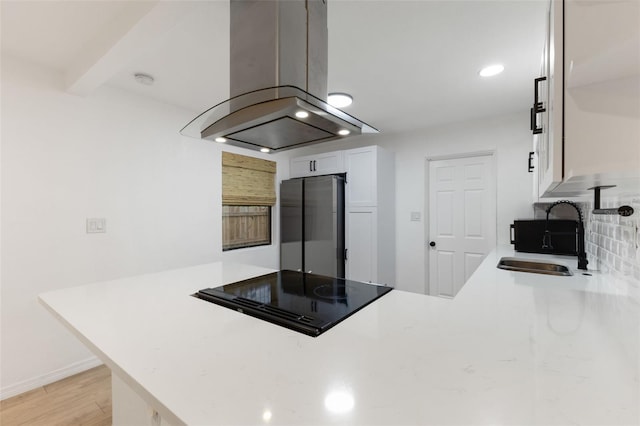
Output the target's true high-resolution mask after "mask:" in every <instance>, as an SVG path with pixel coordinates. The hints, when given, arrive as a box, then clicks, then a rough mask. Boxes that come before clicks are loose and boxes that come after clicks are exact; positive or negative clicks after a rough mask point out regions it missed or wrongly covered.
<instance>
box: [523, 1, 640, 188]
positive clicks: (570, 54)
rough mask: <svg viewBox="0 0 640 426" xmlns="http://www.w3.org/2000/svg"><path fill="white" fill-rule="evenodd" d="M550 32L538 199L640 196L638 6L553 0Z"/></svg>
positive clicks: (540, 118) (539, 117)
mask: <svg viewBox="0 0 640 426" xmlns="http://www.w3.org/2000/svg"><path fill="white" fill-rule="evenodd" d="M548 30H549V31H548V35H547V36H548V39H547V44H546V47H545V55H544V59H543V64H542V68H543V69H545V70H546V72H543V77H546V80H544V81H543V82H541V83H540V86H541V87H543V86H545V85H546V88H544V89H542V88H541V89H539V91H540V93H541V95H540V97H541V98H542V102H541V104H538V105H541V108H540V109H543V110H544V111H539V112H537V113H535V112H536V111H534V113H532V130H533V128H534V127H536V126H535V125H537V127H539V128H541V131H542V133H541V134H536V135H534V138H535V139H534V151H535V153H536V161H537V164H536V166H537V170H536V173H537V175H538V180H537V183H538V190H537V192H538V196H539V197H554V198H557V197H575V196H586V195H590V194H591V191H589V188H591V187H593V186H600V185H616V186H617V188H616V189H615V190H612V191H608V192H607V193H605V194H612V193H614V192H617V191H622V192H625V191H631V192H634V193H638V192H640V2H639V1H638V0H617V1H611V0H551V2H550V9H549V28H548ZM563 64H564V65H563ZM544 96H548V98H546V99H545V98H544ZM534 108H535V105H534Z"/></svg>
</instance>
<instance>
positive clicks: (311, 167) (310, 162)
mask: <svg viewBox="0 0 640 426" xmlns="http://www.w3.org/2000/svg"><path fill="white" fill-rule="evenodd" d="M309 171H310V172H312V171H313V160H309Z"/></svg>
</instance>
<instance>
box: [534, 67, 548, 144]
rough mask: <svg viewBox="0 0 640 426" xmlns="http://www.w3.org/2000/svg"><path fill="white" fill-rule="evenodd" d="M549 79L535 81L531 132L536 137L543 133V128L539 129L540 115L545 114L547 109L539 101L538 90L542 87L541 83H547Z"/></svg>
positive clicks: (541, 78) (542, 78) (543, 78)
mask: <svg viewBox="0 0 640 426" xmlns="http://www.w3.org/2000/svg"><path fill="white" fill-rule="evenodd" d="M546 80H547V77H539V78H536V79H534V80H533V108H531V130H532V131H533V134H534V135H537V134H539V133H542V126H540V127H538V113H539V112H545V111H546V108H545V107H544V105H543V104H542V102H540V99H538V95H539V92H538V89H539V87H540V82H542V81H546Z"/></svg>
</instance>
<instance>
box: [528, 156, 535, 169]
mask: <svg viewBox="0 0 640 426" xmlns="http://www.w3.org/2000/svg"><path fill="white" fill-rule="evenodd" d="M533 154H535V152H534V151H531V152H530V153H529V173H533Z"/></svg>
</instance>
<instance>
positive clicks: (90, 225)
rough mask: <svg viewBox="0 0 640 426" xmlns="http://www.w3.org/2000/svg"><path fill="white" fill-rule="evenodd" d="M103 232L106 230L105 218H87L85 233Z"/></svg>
mask: <svg viewBox="0 0 640 426" xmlns="http://www.w3.org/2000/svg"><path fill="white" fill-rule="evenodd" d="M105 232H107V220H106V219H105V218H103V217H98V218H87V234H103V233H105Z"/></svg>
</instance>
